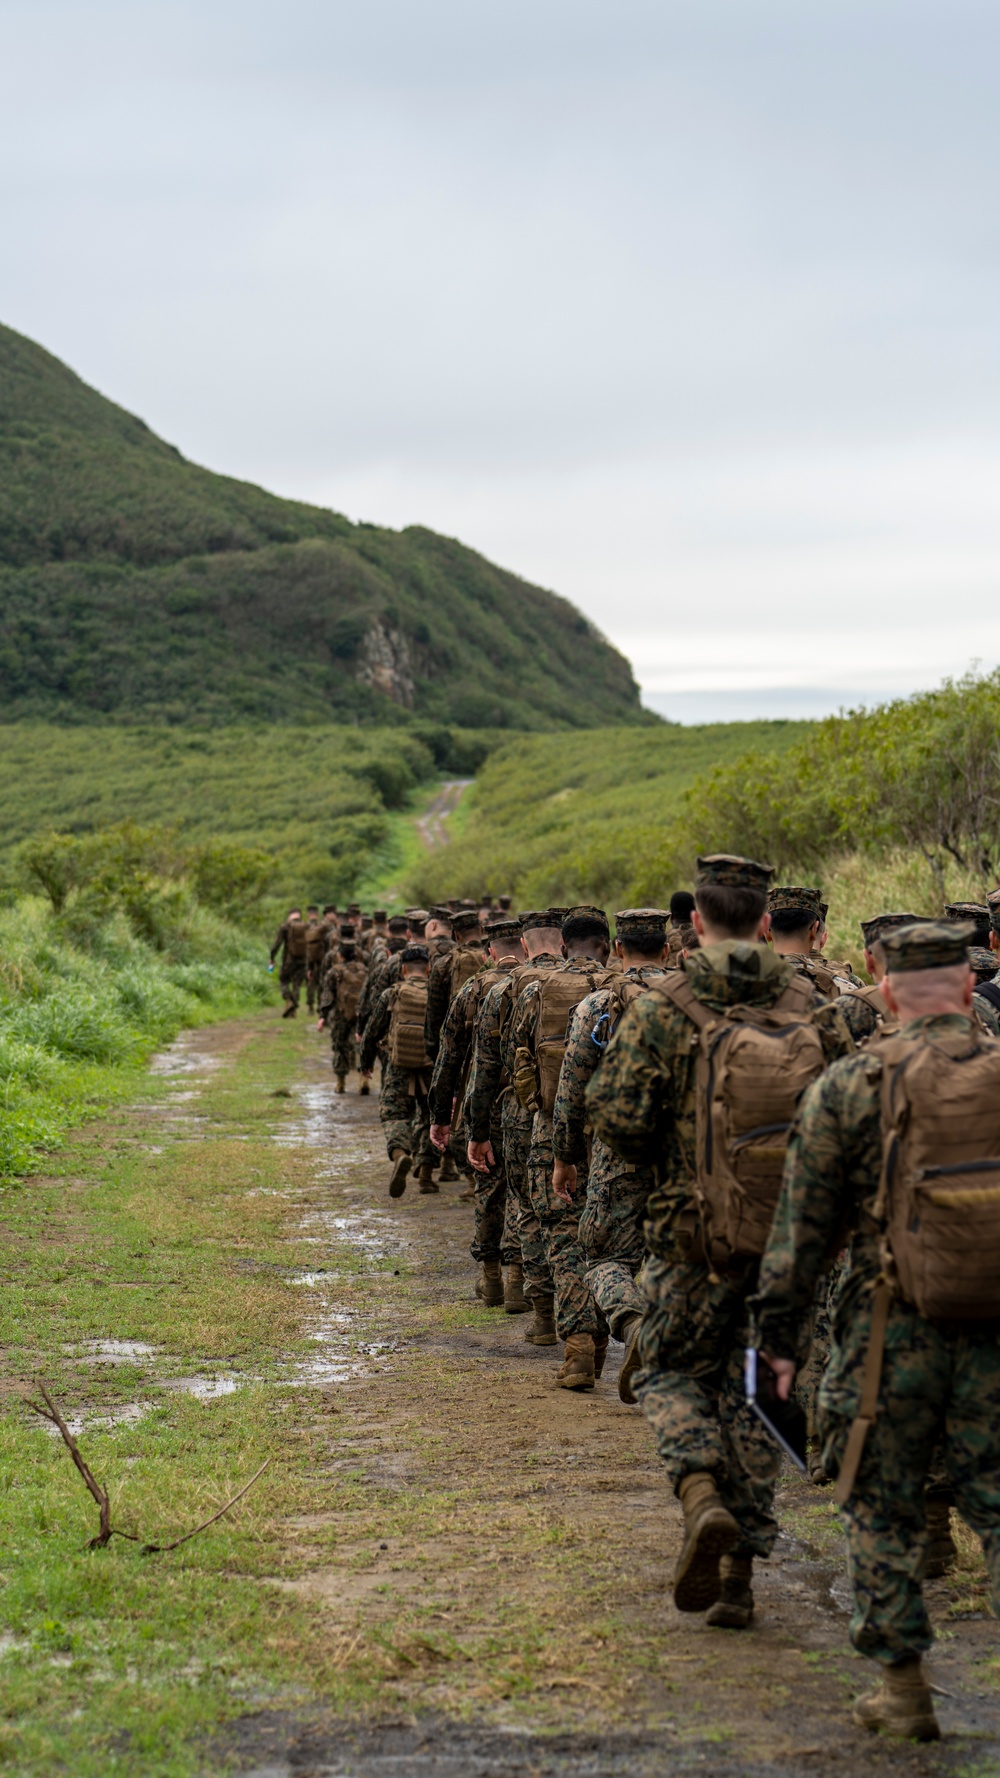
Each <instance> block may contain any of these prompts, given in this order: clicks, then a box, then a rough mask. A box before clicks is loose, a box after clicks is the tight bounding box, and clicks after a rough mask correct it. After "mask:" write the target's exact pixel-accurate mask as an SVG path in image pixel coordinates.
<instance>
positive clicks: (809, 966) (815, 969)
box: [804, 956, 854, 1000]
mask: <svg viewBox="0 0 1000 1778" xmlns="http://www.w3.org/2000/svg"><path fill="white" fill-rule="evenodd" d="M804 961H805V974H806V975H809V976H811V977H812V979H813V981H814V982H815V983H816V986H817V988H818V989H819V991H820V993H821V994H825V995H826V997H827V999H828V1000H837V999H839V997H840V995H841V994H849V993H850V992H851V990H852V989H853V987H854V983H853V982H852V980H851V976H850V970H849V967H848V965H847V964H846V963H834V962H833V961H832V960H831V959H829V958H826V957H820V956H810V957H806V958H805V959H804Z"/></svg>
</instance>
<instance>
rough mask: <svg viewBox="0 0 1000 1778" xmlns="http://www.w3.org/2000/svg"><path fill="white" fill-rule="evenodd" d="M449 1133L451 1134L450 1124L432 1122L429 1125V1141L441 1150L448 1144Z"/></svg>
mask: <svg viewBox="0 0 1000 1778" xmlns="http://www.w3.org/2000/svg"><path fill="white" fill-rule="evenodd" d="M450 1135H451V1125H450V1124H432V1125H431V1141H432V1142H433V1144H434V1147H435V1148H440V1149H441V1150H442V1152H443V1151H444V1150H445V1149H446V1148H447V1146H448V1138H449V1136H450Z"/></svg>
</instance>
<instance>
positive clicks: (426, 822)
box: [417, 778, 472, 852]
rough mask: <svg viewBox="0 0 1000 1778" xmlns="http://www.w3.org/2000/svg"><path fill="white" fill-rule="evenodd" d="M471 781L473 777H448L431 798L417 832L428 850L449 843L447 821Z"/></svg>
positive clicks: (420, 818) (419, 820)
mask: <svg viewBox="0 0 1000 1778" xmlns="http://www.w3.org/2000/svg"><path fill="white" fill-rule="evenodd" d="M471 783H472V779H471V778H450V779H448V781H447V782H446V783H444V784H442V786H441V788H440V790H439V791H438V793H437V795H436V796H435V797H434V798H433V799H432V800H431V802H430V803H429V805H428V807H427V809H426V811H425V813H424V814H423V815H421V816H419V817H418V819H417V832H418V833H419V835H420V838H421V839H422V841H423V843H424V845H425V846H426V847H427V850H428V852H433V851H434V850H435V848H436V847H438V846H445V845H447V843H448V830H447V828H446V826H445V823H446V821H447V819H448V816H449V815H450V814H452V813H453V811H454V810H455V809H456V808H457V806H458V802H459V798H460V797H461V795H462V792H463V790H467V789H468V787H469V785H470V784H471Z"/></svg>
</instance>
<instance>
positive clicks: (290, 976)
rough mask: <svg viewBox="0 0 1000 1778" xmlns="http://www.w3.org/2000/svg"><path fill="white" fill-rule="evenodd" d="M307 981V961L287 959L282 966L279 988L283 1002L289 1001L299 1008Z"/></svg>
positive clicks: (300, 958) (297, 958)
mask: <svg viewBox="0 0 1000 1778" xmlns="http://www.w3.org/2000/svg"><path fill="white" fill-rule="evenodd" d="M305 979H306V960H305V958H304V957H286V958H285V959H284V961H283V963H282V965H281V974H280V975H279V976H278V986H279V987H280V989H281V998H282V1000H288V1001H290V1002H291V1004H292V1005H293V1006H298V1004H299V995H300V994H301V992H302V984H303V982H304V981H305Z"/></svg>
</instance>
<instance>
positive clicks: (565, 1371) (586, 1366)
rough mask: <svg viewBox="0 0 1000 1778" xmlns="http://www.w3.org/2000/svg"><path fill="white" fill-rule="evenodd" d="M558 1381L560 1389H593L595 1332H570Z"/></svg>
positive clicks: (557, 1373) (557, 1374) (557, 1377)
mask: <svg viewBox="0 0 1000 1778" xmlns="http://www.w3.org/2000/svg"><path fill="white" fill-rule="evenodd" d="M556 1382H557V1383H558V1385H559V1387H560V1389H593V1387H594V1336H593V1334H588V1333H585V1334H570V1336H569V1339H568V1340H567V1341H566V1353H565V1356H564V1358H563V1361H562V1364H561V1365H560V1366H559V1369H558V1370H557V1371H556Z"/></svg>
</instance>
